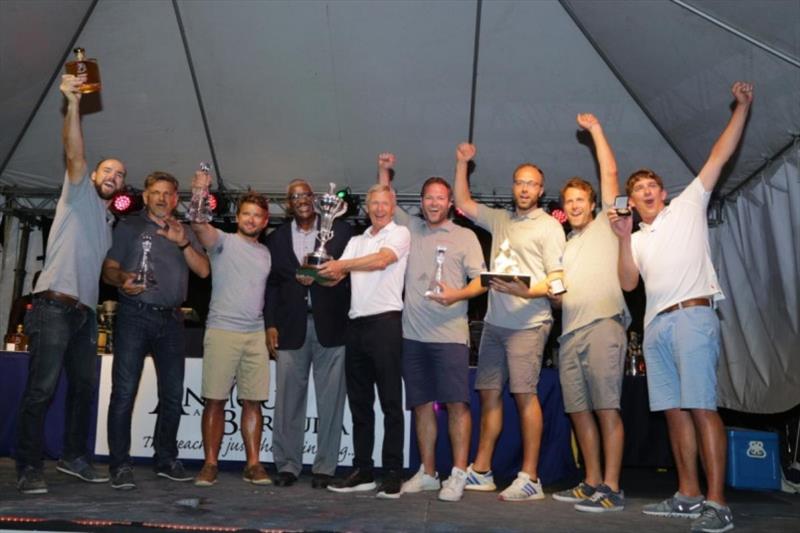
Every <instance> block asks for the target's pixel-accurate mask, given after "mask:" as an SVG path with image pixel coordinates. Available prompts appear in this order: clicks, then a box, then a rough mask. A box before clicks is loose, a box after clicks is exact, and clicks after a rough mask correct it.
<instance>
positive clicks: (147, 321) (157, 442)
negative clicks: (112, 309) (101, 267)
mask: <svg viewBox="0 0 800 533" xmlns="http://www.w3.org/2000/svg"><path fill="white" fill-rule="evenodd" d="M183 352H184V333H183V315H182V314H181V311H180V309H157V308H153V306H148V305H146V304H139V303H128V302H120V306H119V312H118V313H117V319H116V322H115V324H114V364H113V366H112V370H111V402H110V404H109V406H108V448H109V455H110V463H109V468H110V469H111V471H112V472H113V471H115V470H116V469H118V468H119V467H120V466H121V465H123V464H130V462H131V457H130V449H131V418H132V415H133V404H134V402H135V400H136V393H137V391H138V390H139V380H140V379H141V377H142V367H143V366H144V358H145V356H146V355H147V354H151V355H152V356H153V362H154V364H155V368H156V380H157V384H158V414H157V416H156V426H155V429H154V430H153V448H154V450H155V453H154V457H155V466H156V467H162V466H168V465H169V464H170V463H171V462H172V461H174V460H175V459H177V457H178V446H177V443H176V438H177V435H178V425H179V424H180V421H181V415H182V414H183V408H182V407H181V400H182V398H183V374H184V353H183ZM139 401H144V402H147V405H151V404H152V403H153V399H152V398H140V400H139Z"/></svg>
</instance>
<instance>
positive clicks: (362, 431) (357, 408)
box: [345, 311, 404, 471]
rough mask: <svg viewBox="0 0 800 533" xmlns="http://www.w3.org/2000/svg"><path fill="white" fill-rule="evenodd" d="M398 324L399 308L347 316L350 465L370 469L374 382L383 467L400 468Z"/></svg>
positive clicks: (400, 367) (401, 430) (400, 365)
mask: <svg viewBox="0 0 800 533" xmlns="http://www.w3.org/2000/svg"><path fill="white" fill-rule="evenodd" d="M402 342H403V327H402V323H401V315H400V312H399V311H396V312H390V313H381V314H379V315H373V316H370V317H363V318H357V319H355V320H351V321H350V324H349V326H348V329H347V342H346V345H345V376H346V380H347V399H348V402H349V404H350V412H351V414H352V416H353V443H354V448H355V458H354V459H353V466H355V467H357V468H360V469H362V470H367V471H370V470H372V468H373V461H372V449H373V446H374V445H375V413H374V412H373V407H372V406H373V404H374V403H375V386H376V385H377V387H378V398H379V399H380V403H381V410H382V411H383V449H382V454H381V456H382V459H383V467H384V468H386V469H389V470H401V469H402V468H403V431H404V427H403V404H402V402H403V400H402V397H403V389H402V382H401V376H402V373H403V366H402V359H401V357H402V347H403V346H402Z"/></svg>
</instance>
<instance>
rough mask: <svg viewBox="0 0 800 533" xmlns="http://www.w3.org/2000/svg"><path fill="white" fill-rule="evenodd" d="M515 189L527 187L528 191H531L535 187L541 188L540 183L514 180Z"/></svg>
mask: <svg viewBox="0 0 800 533" xmlns="http://www.w3.org/2000/svg"><path fill="white" fill-rule="evenodd" d="M514 186H515V187H527V188H529V189H533V188H535V187H541V186H542V185H541V184H540V183H536V182H535V181H523V180H514Z"/></svg>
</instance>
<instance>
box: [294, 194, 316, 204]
mask: <svg viewBox="0 0 800 533" xmlns="http://www.w3.org/2000/svg"><path fill="white" fill-rule="evenodd" d="M312 196H314V193H312V192H296V193H293V194H290V195H289V200H292V201H293V202H296V201H297V200H306V199H307V198H311V197H312Z"/></svg>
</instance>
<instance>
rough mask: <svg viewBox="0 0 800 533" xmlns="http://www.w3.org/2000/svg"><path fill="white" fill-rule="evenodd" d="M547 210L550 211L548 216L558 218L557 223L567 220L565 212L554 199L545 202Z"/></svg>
mask: <svg viewBox="0 0 800 533" xmlns="http://www.w3.org/2000/svg"><path fill="white" fill-rule="evenodd" d="M547 212H548V213H550V216H552V217H553V218H555V219H556V220H558V222H559V224H564V223H565V222H566V221H567V214H566V213H565V212H564V210H563V209H561V206H560V205H559V203H558V202H556V201H555V200H553V201H551V202H550V203H548V204H547Z"/></svg>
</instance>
